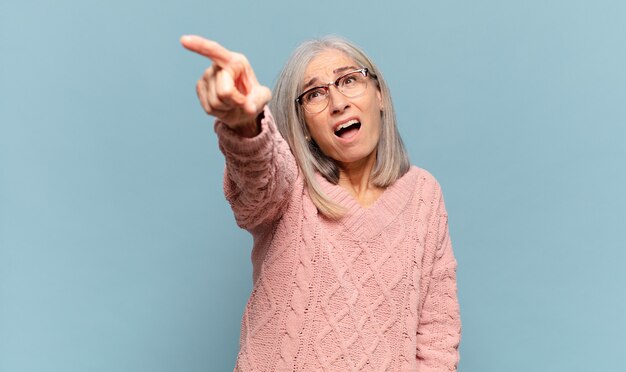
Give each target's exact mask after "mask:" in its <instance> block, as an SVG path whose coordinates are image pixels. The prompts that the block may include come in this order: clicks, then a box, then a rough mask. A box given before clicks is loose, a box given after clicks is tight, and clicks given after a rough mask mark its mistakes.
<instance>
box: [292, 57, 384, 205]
mask: <svg viewBox="0 0 626 372" xmlns="http://www.w3.org/2000/svg"><path fill="white" fill-rule="evenodd" d="M350 66H352V67H353V68H354V69H358V68H361V66H358V65H357V64H356V62H354V61H353V60H352V59H351V58H350V57H348V56H347V55H346V54H345V53H343V52H341V51H338V50H335V49H329V50H326V51H324V52H322V53H320V54H319V55H318V56H316V57H315V58H314V59H313V60H312V61H311V62H310V63H309V65H308V66H307V69H306V72H305V75H304V78H303V82H304V83H309V82H311V80H313V83H312V85H313V86H315V85H319V84H324V83H327V82H330V81H334V80H335V79H336V78H337V77H338V76H340V75H342V74H344V73H345V72H346V71H344V72H340V71H339V69H341V68H343V67H350ZM381 106H382V97H381V93H380V91H379V90H378V88H377V86H376V84H375V83H374V82H373V81H371V79H370V81H369V82H368V85H367V90H366V91H365V93H363V94H362V95H360V96H358V97H352V98H348V97H346V96H344V95H343V94H341V93H340V92H339V91H338V90H337V89H336V87H334V86H331V87H330V89H329V102H328V106H327V107H326V108H325V109H324V110H323V111H322V112H320V113H317V114H311V113H308V112H306V111H305V114H304V118H305V121H306V124H307V128H308V130H309V133H310V134H311V138H312V139H313V140H314V141H315V143H317V145H318V146H319V148H320V149H321V150H322V152H323V153H324V154H325V155H327V156H329V157H330V158H332V159H334V160H336V161H337V163H338V165H339V170H340V171H339V173H340V175H339V185H341V186H343V187H344V188H346V189H347V190H348V191H350V192H351V193H352V195H353V196H354V197H355V198H356V199H357V201H358V202H359V203H360V204H361V205H362V206H369V205H371V204H372V203H373V202H374V201H375V200H376V199H377V198H378V196H380V194H381V193H382V191H383V190H382V189H380V188H377V187H375V186H373V185H370V183H369V175H370V173H371V171H372V168H373V167H374V164H375V163H376V148H377V145H378V141H379V139H380V128H381V125H382V123H381V115H380V111H381V108H382V107H381ZM348 119H357V120H358V121H360V122H361V128H360V129H359V132H358V133H357V134H356V135H354V136H353V137H351V138H340V137H338V136H336V135H335V128H336V127H337V124H338V123H342V122H345V121H346V120H348Z"/></svg>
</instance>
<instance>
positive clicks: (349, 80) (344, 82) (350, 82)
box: [339, 73, 359, 88]
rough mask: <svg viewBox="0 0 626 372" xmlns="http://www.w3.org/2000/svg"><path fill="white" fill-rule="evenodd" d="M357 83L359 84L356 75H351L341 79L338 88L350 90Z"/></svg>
mask: <svg viewBox="0 0 626 372" xmlns="http://www.w3.org/2000/svg"><path fill="white" fill-rule="evenodd" d="M358 82H359V77H358V73H352V74H349V75H346V76H344V77H343V78H341V80H340V81H339V86H341V87H345V88H350V87H352V86H354V85H356V84H357V83H358Z"/></svg>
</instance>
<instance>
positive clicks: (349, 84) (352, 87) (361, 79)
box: [337, 71, 367, 97]
mask: <svg viewBox="0 0 626 372" xmlns="http://www.w3.org/2000/svg"><path fill="white" fill-rule="evenodd" d="M337 88H339V91H340V92H341V93H343V94H344V95H345V96H346V97H356V96H358V95H360V94H363V92H365V89H366V88H367V77H365V74H364V73H363V72H361V71H355V72H351V73H349V74H347V75H345V76H342V77H340V78H339V80H337Z"/></svg>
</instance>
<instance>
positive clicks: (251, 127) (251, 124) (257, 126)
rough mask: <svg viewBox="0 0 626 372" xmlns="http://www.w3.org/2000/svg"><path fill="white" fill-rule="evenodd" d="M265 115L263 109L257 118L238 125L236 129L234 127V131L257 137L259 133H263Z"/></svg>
mask: <svg viewBox="0 0 626 372" xmlns="http://www.w3.org/2000/svg"><path fill="white" fill-rule="evenodd" d="M263 117H264V114H263V111H261V112H260V113H259V114H258V115H257V116H256V118H254V119H253V120H250V121H248V122H245V123H242V124H240V125H238V126H237V128H236V129H235V128H234V131H235V132H236V133H237V134H238V135H240V136H242V137H247V138H252V137H256V136H257V135H259V133H261V120H262V119H263Z"/></svg>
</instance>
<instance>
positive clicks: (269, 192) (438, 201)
mask: <svg viewBox="0 0 626 372" xmlns="http://www.w3.org/2000/svg"><path fill="white" fill-rule="evenodd" d="M264 116H265V117H264V119H263V120H262V122H261V133H260V134H259V135H258V136H256V137H254V138H242V137H239V136H237V134H236V133H234V132H233V131H231V130H230V129H229V128H228V127H227V126H226V125H224V124H223V123H220V122H217V123H216V125H215V130H216V132H217V134H218V138H219V144H220V149H221V150H222V152H223V153H224V155H225V158H226V171H225V179H224V190H225V194H226V198H227V199H228V201H229V202H230V204H231V206H232V208H233V211H234V214H235V218H236V220H237V223H238V224H239V226H241V227H242V228H244V229H247V230H248V231H250V232H251V233H252V235H253V237H254V247H253V250H252V265H253V280H254V287H253V290H252V293H251V295H250V299H249V301H248V304H247V305H246V309H245V312H244V316H243V319H242V324H241V339H240V350H239V355H238V357H237V364H236V366H235V370H236V371H421V372H424V371H455V370H456V366H457V363H458V360H459V355H458V351H457V350H458V345H459V340H460V331H461V323H460V315H459V306H458V301H457V294H456V276H455V275H456V274H455V273H456V261H455V259H454V255H453V253H452V247H451V244H450V238H449V235H448V225H447V213H446V210H445V206H444V202H443V197H442V194H441V190H440V187H439V184H438V183H437V181H436V180H435V179H434V178H433V177H432V176H431V175H430V174H429V173H428V172H426V171H425V170H423V169H419V168H417V167H412V168H411V169H410V171H409V172H408V173H407V174H405V175H404V176H403V177H402V178H400V179H399V180H398V181H396V182H395V183H394V184H393V185H391V186H390V187H388V188H387V189H386V190H385V192H384V193H383V194H382V195H381V196H380V197H379V199H378V200H377V201H376V202H375V203H374V204H373V205H371V206H370V207H369V208H363V207H361V206H360V205H359V204H358V203H357V202H356V200H355V199H354V198H353V197H352V196H351V195H350V194H349V193H348V192H347V191H346V190H344V189H343V188H341V187H340V186H337V185H333V184H331V183H329V182H328V181H327V180H325V179H324V178H323V177H321V176H318V181H319V182H320V184H321V186H322V188H323V189H324V191H325V192H326V193H327V194H328V195H329V197H331V198H332V199H333V200H334V201H335V202H337V203H339V204H341V205H343V206H344V207H345V208H346V214H345V215H344V216H343V217H342V218H341V219H339V220H330V219H327V218H325V217H324V216H323V215H321V214H319V213H318V211H317V209H316V207H315V205H314V204H313V203H312V201H311V199H310V198H309V196H308V194H307V190H306V188H305V184H304V180H303V179H302V176H301V174H300V173H299V171H298V167H297V165H296V162H295V159H294V158H293V155H292V154H291V152H290V150H289V147H288V145H287V144H286V142H285V141H284V140H283V139H282V137H281V136H280V134H279V133H278V131H277V130H276V127H275V124H274V121H273V118H272V116H271V113H270V112H269V110H268V109H267V108H266V109H265V112H264Z"/></svg>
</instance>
